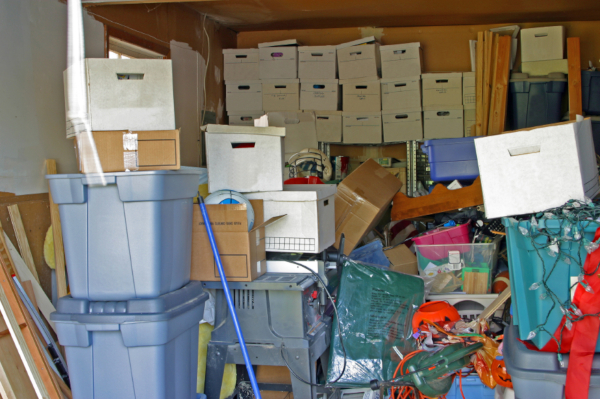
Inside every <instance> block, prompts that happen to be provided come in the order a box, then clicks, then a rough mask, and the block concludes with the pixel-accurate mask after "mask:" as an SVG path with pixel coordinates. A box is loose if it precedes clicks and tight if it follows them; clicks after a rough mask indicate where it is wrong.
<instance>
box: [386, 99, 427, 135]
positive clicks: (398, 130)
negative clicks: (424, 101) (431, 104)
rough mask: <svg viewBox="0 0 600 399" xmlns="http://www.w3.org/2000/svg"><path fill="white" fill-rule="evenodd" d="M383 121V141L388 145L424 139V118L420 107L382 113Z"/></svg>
mask: <svg viewBox="0 0 600 399" xmlns="http://www.w3.org/2000/svg"><path fill="white" fill-rule="evenodd" d="M381 120H382V122H383V141H384V142H386V143H393V142H398V141H408V140H422V139H423V118H422V113H421V108H420V107H419V108H413V109H403V110H399V111H382V112H381Z"/></svg>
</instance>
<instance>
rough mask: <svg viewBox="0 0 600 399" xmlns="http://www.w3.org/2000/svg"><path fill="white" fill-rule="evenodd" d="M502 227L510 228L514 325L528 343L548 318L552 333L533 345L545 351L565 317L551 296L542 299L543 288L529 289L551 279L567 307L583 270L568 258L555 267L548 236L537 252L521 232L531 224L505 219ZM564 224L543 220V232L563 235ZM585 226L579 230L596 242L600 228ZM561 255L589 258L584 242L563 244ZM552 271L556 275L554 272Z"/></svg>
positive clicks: (539, 337) (537, 338)
mask: <svg viewBox="0 0 600 399" xmlns="http://www.w3.org/2000/svg"><path fill="white" fill-rule="evenodd" d="M502 223H503V224H504V226H505V227H506V246H507V249H508V267H509V272H510V288H511V291H512V296H511V300H512V303H513V320H514V324H516V325H518V328H519V337H520V339H523V340H526V339H527V337H528V336H529V333H530V332H531V331H534V330H536V327H537V326H538V325H543V324H544V321H545V320H546V317H547V316H548V321H547V322H546V324H545V326H544V328H545V329H546V330H548V331H550V332H551V333H546V332H543V331H536V336H535V337H534V338H533V339H531V342H532V343H533V344H534V345H535V346H537V347H538V348H540V349H541V348H543V347H544V346H545V345H546V344H547V343H548V341H549V340H550V339H552V338H551V334H554V332H555V331H556V329H557V328H558V326H559V324H560V321H561V320H562V317H563V314H562V312H561V310H560V308H559V306H558V305H557V306H555V307H554V309H553V310H551V308H552V305H553V302H552V299H551V296H550V295H548V296H547V297H546V298H545V299H541V296H542V294H543V293H544V291H543V290H544V288H543V287H540V288H538V289H536V290H530V289H529V288H530V287H531V286H532V285H533V284H534V283H539V282H540V281H542V280H545V279H546V277H548V275H550V278H548V281H547V284H548V286H549V287H550V289H551V290H552V292H554V293H555V294H556V295H557V296H558V298H559V299H560V301H561V302H563V303H564V302H566V301H567V300H568V299H569V298H570V295H571V291H570V287H571V286H572V285H573V284H575V283H577V276H578V275H579V274H580V273H581V269H580V268H579V266H578V265H577V264H576V262H571V264H570V265H569V264H567V263H565V261H564V257H561V258H560V259H559V260H558V262H557V263H556V266H554V263H555V262H556V258H554V257H551V256H550V255H549V254H548V252H547V251H546V250H545V249H544V248H545V247H546V246H547V245H548V244H547V238H546V236H545V235H541V234H540V235H537V236H535V238H534V242H535V245H536V246H539V247H543V248H542V249H541V250H539V251H536V250H535V249H534V246H533V243H532V237H531V236H529V237H526V236H524V235H522V234H521V232H520V231H519V226H522V227H524V228H526V229H527V230H530V228H531V224H530V223H529V222H528V221H521V222H517V221H516V220H515V219H511V218H503V219H502ZM560 223H561V221H560V220H546V221H543V220H542V221H540V224H539V228H544V227H546V228H549V229H552V230H551V231H553V232H556V233H559V232H560ZM584 226H585V225H584ZM584 226H581V225H580V226H578V228H579V229H580V231H581V230H583V232H582V235H584V236H585V238H587V239H588V240H593V239H594V234H595V232H596V229H597V228H598V227H599V224H598V223H594V222H590V223H589V224H588V225H587V227H585V229H584ZM560 253H561V254H565V255H566V254H568V255H570V256H572V257H574V258H575V259H581V264H583V263H584V262H585V258H586V256H587V252H586V250H585V248H584V246H583V245H582V244H581V242H573V241H570V242H565V243H562V245H561V247H560ZM540 257H541V259H540ZM542 261H543V262H542ZM544 264H545V265H546V272H544V267H543V266H544ZM551 270H552V272H550V271H551ZM550 273H551V274H550ZM596 351H598V352H600V340H598V344H597V345H596Z"/></svg>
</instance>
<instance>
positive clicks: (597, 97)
mask: <svg viewBox="0 0 600 399" xmlns="http://www.w3.org/2000/svg"><path fill="white" fill-rule="evenodd" d="M581 95H582V104H581V105H582V107H583V112H585V113H586V114H588V115H600V71H581Z"/></svg>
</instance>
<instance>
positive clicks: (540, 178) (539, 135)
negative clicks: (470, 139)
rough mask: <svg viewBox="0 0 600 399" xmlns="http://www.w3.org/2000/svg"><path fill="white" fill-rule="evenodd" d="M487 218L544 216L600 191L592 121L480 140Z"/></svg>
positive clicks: (526, 130)
mask: <svg viewBox="0 0 600 399" xmlns="http://www.w3.org/2000/svg"><path fill="white" fill-rule="evenodd" d="M475 150H476V152H477V164H478V166H479V174H480V176H481V188H482V191H483V200H484V202H485V214H486V217H488V218H490V219H492V218H500V217H505V216H513V215H522V214H526V213H534V212H542V211H544V210H546V209H550V208H554V207H557V206H561V205H564V204H565V203H566V202H567V201H569V200H571V199H575V200H579V201H584V200H585V198H586V197H588V198H594V196H596V194H598V192H599V191H600V189H599V187H598V169H597V167H596V153H595V151H594V141H593V139H592V123H591V119H589V118H587V119H583V118H582V117H581V116H578V120H577V121H575V122H563V123H557V124H554V125H548V126H543V127H539V128H530V129H524V130H519V131H516V132H511V133H504V134H499V135H496V136H489V137H482V138H478V139H477V140H475Z"/></svg>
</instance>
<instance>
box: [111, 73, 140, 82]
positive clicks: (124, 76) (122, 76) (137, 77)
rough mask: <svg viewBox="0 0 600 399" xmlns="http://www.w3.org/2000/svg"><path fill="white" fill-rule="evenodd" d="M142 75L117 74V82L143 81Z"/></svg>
mask: <svg viewBox="0 0 600 399" xmlns="http://www.w3.org/2000/svg"><path fill="white" fill-rule="evenodd" d="M143 79H144V74H143V73H118V72H117V80H143Z"/></svg>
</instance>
